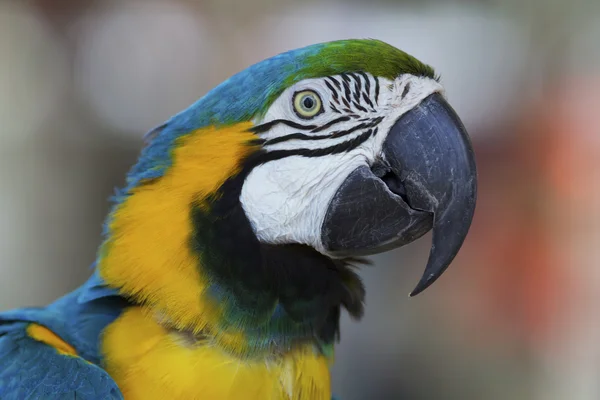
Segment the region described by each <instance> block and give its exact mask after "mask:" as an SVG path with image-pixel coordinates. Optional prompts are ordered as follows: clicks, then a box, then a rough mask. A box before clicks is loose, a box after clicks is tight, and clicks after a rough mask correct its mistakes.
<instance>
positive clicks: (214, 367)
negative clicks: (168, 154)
mask: <svg viewBox="0 0 600 400" xmlns="http://www.w3.org/2000/svg"><path fill="white" fill-rule="evenodd" d="M251 126H252V124H251V123H242V124H237V125H232V126H228V127H223V128H220V129H217V128H215V127H207V128H204V129H202V130H198V131H196V132H192V133H190V134H189V135H186V136H184V137H182V138H180V139H179V140H180V142H179V143H178V145H177V146H176V147H174V149H173V153H172V159H173V165H172V166H171V167H170V168H169V169H168V170H167V172H166V174H165V175H164V176H163V177H161V178H160V179H157V180H155V181H151V182H147V183H145V184H144V185H141V186H139V187H136V188H135V189H133V194H132V195H131V196H129V197H128V198H127V200H126V201H124V202H123V203H122V204H121V205H119V206H118V208H117V209H116V210H115V212H114V214H113V216H112V220H111V222H110V224H109V229H110V231H111V236H110V239H109V240H108V241H107V242H106V243H105V244H104V245H103V247H102V250H101V258H100V261H99V265H98V269H99V272H100V275H101V276H102V278H103V279H104V280H105V281H106V282H107V283H108V284H109V285H111V286H114V287H117V288H119V289H120V291H121V293H123V294H125V295H127V296H129V297H130V298H133V299H134V300H136V301H137V302H138V303H140V304H143V305H142V306H140V307H135V308H130V309H128V310H127V311H125V313H124V314H123V315H122V316H121V317H119V318H118V319H117V320H116V321H115V322H114V323H113V324H111V325H109V326H108V327H107V328H106V329H105V331H104V334H103V336H102V337H103V339H102V350H103V355H104V360H105V367H106V369H107V371H108V372H109V374H110V375H111V376H112V377H113V378H114V379H115V381H116V382H117V384H118V385H119V387H120V388H121V390H122V392H123V394H124V396H125V398H126V399H128V400H136V399H145V400H146V399H148V400H151V399H161V400H162V399H186V400H192V399H203V400H205V399H211V400H220V399H223V400H225V399H236V400H237V399H261V400H262V399H264V400H269V399H272V400H280V399H282V400H283V399H289V400H302V399H307V400H308V399H311V400H312V399H317V400H318V399H327V400H329V399H330V398H331V394H330V382H329V379H330V374H329V360H328V359H327V358H326V357H324V356H322V355H321V354H319V353H318V352H315V351H314V349H313V347H312V345H309V344H307V345H306V346H305V347H299V348H297V349H296V350H293V351H291V352H289V353H287V354H285V355H278V356H272V355H263V356H262V357H259V358H256V359H252V360H244V359H241V358H240V357H239V356H240V355H243V354H245V353H246V352H247V351H246V350H247V346H249V344H248V342H247V340H246V338H245V337H244V335H243V334H241V333H240V332H235V331H233V332H223V331H219V330H216V329H214V327H215V325H216V324H215V323H214V322H216V321H217V319H218V318H219V315H220V314H219V313H220V310H219V304H215V303H212V302H210V301H209V300H207V298H206V296H203V292H204V290H205V289H206V287H207V284H206V281H205V280H204V278H203V277H202V276H201V274H202V272H201V269H200V268H198V266H199V265H200V261H199V260H198V259H197V255H195V254H193V253H192V251H191V250H190V247H189V238H190V236H191V233H192V224H191V221H190V214H189V213H190V205H191V203H192V202H197V203H198V204H200V205H201V204H202V200H203V199H204V198H205V197H206V196H208V195H210V194H213V193H214V192H215V191H216V190H217V189H218V187H219V186H220V185H221V184H222V183H223V182H224V181H225V180H226V179H227V178H229V177H231V176H234V175H235V174H236V173H237V172H238V170H239V168H240V161H241V160H242V159H244V158H245V157H246V156H247V155H248V154H249V153H250V152H252V151H255V150H256V147H255V146H253V145H252V144H251V143H252V140H254V139H256V136H254V134H252V133H250V132H248V128H250V127H251ZM161 318H164V319H166V320H168V321H169V324H170V326H172V327H174V328H177V329H180V330H189V331H191V332H193V333H196V334H197V333H200V332H203V333H208V334H209V336H210V337H211V339H210V342H209V341H204V342H202V341H200V342H196V343H189V341H186V340H185V339H184V338H183V336H182V335H181V334H178V333H176V332H173V331H169V330H167V328H165V327H164V326H161V325H160V324H159V322H158V321H159V320H160V319H161ZM225 349H227V351H226V350H225Z"/></svg>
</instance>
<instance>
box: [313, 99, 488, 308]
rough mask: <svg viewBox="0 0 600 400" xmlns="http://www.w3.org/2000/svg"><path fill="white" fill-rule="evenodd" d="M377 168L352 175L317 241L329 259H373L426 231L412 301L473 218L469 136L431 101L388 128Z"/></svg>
mask: <svg viewBox="0 0 600 400" xmlns="http://www.w3.org/2000/svg"><path fill="white" fill-rule="evenodd" d="M381 158H382V161H381V162H380V163H378V164H377V165H375V166H373V167H371V168H369V167H367V166H363V167H359V168H357V169H356V170H354V171H353V172H352V173H351V174H350V175H349V176H348V178H347V179H346V180H345V181H344V182H343V184H342V185H341V186H340V188H339V189H338V191H337V193H336V194H335V196H334V197H333V199H332V201H331V203H330V204H329V209H328V211H327V214H326V216H325V220H324V223H323V226H322V242H323V244H324V246H325V248H326V250H327V251H328V253H329V254H330V255H331V256H333V257H351V256H361V255H370V254H376V253H381V252H384V251H387V250H390V249H393V248H396V247H400V246H403V245H406V244H408V243H411V242H413V241H415V240H416V239H418V238H419V237H421V236H422V235H424V234H425V233H426V232H428V231H429V230H430V229H433V241H432V245H431V251H430V253H429V260H428V262H427V266H426V268H425V272H424V274H423V276H422V277H421V280H420V281H419V283H418V284H417V286H416V287H415V289H414V290H413V291H412V293H411V296H414V295H416V294H418V293H420V292H422V291H423V290H425V289H426V288H427V287H429V286H430V285H431V284H432V283H433V282H435V280H436V279H437V278H439V277H440V276H441V275H442V273H443V272H444V271H445V270H446V268H447V267H448V265H450V263H451V262H452V260H453V259H454V257H455V256H456V254H457V253H458V251H459V249H460V248H461V246H462V244H463V242H464V240H465V237H466V235H467V232H468V231H469V227H470V226H471V220H472V219H473V213H474V211H475V203H476V197H477V170H476V166H475V158H474V154H473V149H472V146H471V142H470V140H469V136H468V134H467V132H466V130H465V128H464V126H463V124H462V122H461V121H460V119H459V118H458V116H457V115H456V113H455V111H454V110H453V109H452V107H451V106H450V105H449V104H448V103H447V102H446V100H444V98H443V97H442V96H441V95H440V94H432V95H431V96H429V97H427V98H426V99H425V100H423V101H422V102H421V103H420V104H419V105H417V106H416V107H415V108H413V109H412V110H410V111H408V112H407V113H405V114H404V115H403V116H402V117H401V118H400V119H399V120H398V121H397V122H396V123H395V124H394V125H393V126H392V128H391V129H390V131H389V133H388V136H387V138H386V140H385V142H384V145H383V153H382V156H381Z"/></svg>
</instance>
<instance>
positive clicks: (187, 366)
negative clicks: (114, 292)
mask: <svg viewBox="0 0 600 400" xmlns="http://www.w3.org/2000/svg"><path fill="white" fill-rule="evenodd" d="M102 349H103V352H104V357H105V368H106V370H107V372H108V373H109V374H110V375H111V376H112V377H113V379H114V380H115V381H116V382H117V384H118V385H119V388H120V389H121V391H122V393H123V395H124V397H125V398H126V399H129V400H136V399H145V400H146V399H149V400H151V399H185V400H188V399H214V400H220V399H223V400H226V399H232V400H234V399H235V400H237V399H245V398H251V399H274V400H275V399H295V400H303V399H305V400H309V399H311V400H312V399H317V400H320V399H323V400H329V399H330V398H331V392H330V375H329V364H330V360H328V359H327V358H326V357H325V356H324V355H322V354H321V352H320V351H317V350H316V349H315V347H314V346H313V345H309V344H307V345H305V346H300V347H298V348H296V349H294V350H293V351H290V352H288V353H286V354H283V355H277V356H276V355H273V354H272V355H270V356H263V357H256V358H252V359H247V360H240V359H239V358H237V357H236V356H233V355H231V354H229V353H227V352H224V351H223V350H222V349H221V348H220V347H219V346H217V345H215V344H214V343H213V342H212V339H211V338H210V337H202V336H196V337H194V338H190V337H184V336H183V335H180V334H177V333H175V332H173V331H170V330H168V329H166V328H164V327H163V326H161V325H160V324H158V323H157V322H156V321H155V320H154V319H153V318H151V317H150V315H149V314H148V313H147V312H145V311H144V310H143V309H142V308H140V307H132V308H130V309H128V310H126V311H125V312H124V313H123V315H122V316H121V317H120V318H118V319H117V320H116V321H115V322H114V323H113V324H111V325H109V326H108V327H107V329H106V330H105V332H104V335H103V345H102Z"/></svg>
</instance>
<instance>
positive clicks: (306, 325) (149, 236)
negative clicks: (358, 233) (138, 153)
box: [96, 122, 364, 359]
mask: <svg viewBox="0 0 600 400" xmlns="http://www.w3.org/2000/svg"><path fill="white" fill-rule="evenodd" d="M252 126H253V124H252V123H250V122H245V123H239V124H233V125H228V126H222V127H214V126H209V127H206V128H202V129H200V130H198V131H195V132H190V133H189V134H187V135H185V136H182V137H181V138H180V139H178V141H177V143H176V146H173V148H172V151H171V157H172V165H171V166H170V167H169V168H168V169H167V170H166V172H165V173H164V175H163V176H161V177H160V178H155V179H150V180H145V181H143V182H142V183H141V184H136V185H134V186H133V187H131V188H128V189H127V190H126V196H125V197H122V198H121V199H120V201H119V202H118V203H117V204H116V205H115V207H114V208H113V211H112V212H111V215H110V217H109V219H108V222H107V229H106V231H107V234H106V239H105V241H104V243H103V244H102V246H101V248H100V250H99V253H98V254H99V255H98V260H97V266H96V268H97V271H98V274H99V278H100V279H101V281H102V282H103V284H104V285H105V286H107V287H108V288H109V289H111V291H115V292H116V293H118V295H119V296H121V297H123V298H125V299H127V301H128V302H130V304H132V305H133V306H136V307H141V309H142V310H143V312H144V314H146V315H151V316H152V319H153V320H154V321H155V323H156V324H157V326H162V327H163V328H165V329H167V330H168V331H169V332H174V333H176V332H180V335H181V338H182V339H185V340H182V342H184V343H189V342H190V340H188V339H194V340H196V341H198V342H199V343H207V342H208V343H210V344H211V346H213V347H216V348H219V349H220V350H223V351H225V352H227V353H229V354H232V355H234V356H235V357H238V358H244V359H248V358H263V359H264V358H265V357H272V356H273V354H289V353H290V352H291V351H293V350H294V349H298V348H307V347H308V348H315V349H317V351H319V352H320V353H321V354H325V355H327V353H329V354H330V353H331V350H332V347H333V343H334V342H335V340H336V338H337V337H338V335H339V318H340V313H341V309H342V308H345V309H346V310H348V312H349V314H350V315H351V316H353V317H356V318H358V317H360V316H361V315H362V312H363V300H364V288H363V285H362V282H361V281H360V279H359V277H358V276H357V274H356V273H355V272H354V271H353V270H352V268H351V265H352V264H353V263H357V262H359V260H333V259H330V258H328V257H326V256H324V255H322V254H321V253H319V252H317V251H316V250H314V249H313V248H311V247H308V246H304V245H300V244H287V245H273V244H266V243H261V242H260V241H259V240H258V238H257V237H256V235H255V233H254V231H253V229H252V226H251V224H250V221H249V220H248V218H247V217H246V214H245V212H244V210H243V208H242V204H241V202H240V193H241V190H242V186H243V184H244V180H245V179H246V177H247V176H248V174H249V173H250V171H252V169H253V168H254V167H256V166H257V165H260V164H261V163H265V162H269V161H270V160H271V159H273V157H274V156H277V155H273V154H272V153H269V152H264V150H262V147H261V144H260V142H259V141H257V138H256V136H255V134H254V133H253V132H252V131H251V128H252ZM151 150H152V149H151V148H149V150H148V154H149V155H153V154H154V153H152V151H151ZM278 156H281V155H278ZM142 161H143V160H142ZM145 165H146V164H144V163H143V162H142V163H141V164H140V166H137V167H135V168H134V169H133V174H134V175H132V176H129V177H128V181H131V182H137V180H135V179H134V178H135V177H136V176H137V175H135V174H137V173H138V172H139V171H146V169H144V168H145V167H144V166H145ZM149 165H154V164H152V163H150V164H149Z"/></svg>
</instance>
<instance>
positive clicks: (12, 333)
mask: <svg viewBox="0 0 600 400" xmlns="http://www.w3.org/2000/svg"><path fill="white" fill-rule="evenodd" d="M126 305H127V302H126V301H125V300H124V299H122V298H120V297H118V296H115V295H113V294H112V293H109V292H105V291H103V290H102V289H101V285H100V283H99V282H98V280H97V279H94V278H91V279H90V281H89V282H87V283H86V284H85V285H83V286H81V287H80V288H79V289H77V290H75V291H73V292H71V293H69V294H67V295H65V296H63V297H61V298H60V299H58V300H56V301H55V302H54V303H52V304H50V305H49V306H47V307H43V308H22V309H17V310H9V311H5V312H2V313H0V399H2V400H12V399H15V400H17V399H18V400H21V399H63V398H65V399H92V400H95V399H98V400H100V399H122V398H123V397H122V395H121V393H120V391H119V389H118V387H117V385H116V383H115V382H114V381H113V380H112V378H111V377H110V376H109V375H108V374H107V373H106V372H105V371H104V370H103V369H102V368H101V367H100V366H101V365H102V356H101V352H100V349H99V342H100V341H99V336H100V334H101V332H102V330H103V329H104V328H105V327H106V326H107V325H108V324H110V323H111V322H113V321H114V320H115V319H116V318H117V317H118V316H119V315H120V313H121V311H122V310H123V308H124V307H125V306H126ZM30 323H36V324H39V325H42V326H45V327H46V328H48V329H50V330H51V331H52V332H54V333H55V334H56V335H57V336H59V337H60V338H61V339H62V340H64V341H65V342H67V343H68V344H70V345H71V346H73V348H75V350H76V351H77V354H78V356H70V355H63V354H60V353H58V352H57V351H56V349H54V348H52V347H50V346H48V345H46V344H44V343H42V342H39V341H36V340H35V339H33V338H31V337H29V335H28V334H27V332H26V329H27V326H28V325H29V324H30Z"/></svg>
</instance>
